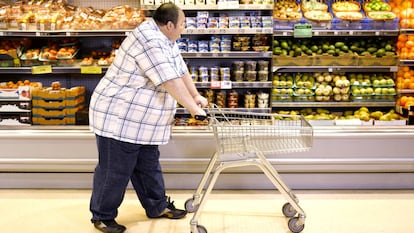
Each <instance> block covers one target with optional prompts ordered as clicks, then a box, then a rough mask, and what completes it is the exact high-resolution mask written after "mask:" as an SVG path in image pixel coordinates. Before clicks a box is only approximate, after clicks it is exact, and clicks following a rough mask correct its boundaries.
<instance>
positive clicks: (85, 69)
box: [81, 66, 102, 74]
mask: <svg viewBox="0 0 414 233" xmlns="http://www.w3.org/2000/svg"><path fill="white" fill-rule="evenodd" d="M81 74H102V67H99V66H82V67H81Z"/></svg>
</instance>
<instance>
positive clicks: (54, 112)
mask: <svg viewBox="0 0 414 233" xmlns="http://www.w3.org/2000/svg"><path fill="white" fill-rule="evenodd" d="M82 108H84V106H83V105H80V106H78V107H73V108H70V107H65V108H63V109H55V108H51V109H48V108H41V107H35V106H33V109H32V113H33V116H41V117H53V118H63V117H68V116H72V115H75V114H76V112H77V111H79V110H80V109H82Z"/></svg>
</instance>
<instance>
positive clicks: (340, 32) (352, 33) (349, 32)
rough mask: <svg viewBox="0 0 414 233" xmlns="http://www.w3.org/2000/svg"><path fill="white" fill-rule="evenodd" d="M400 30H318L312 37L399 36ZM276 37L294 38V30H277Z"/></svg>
mask: <svg viewBox="0 0 414 233" xmlns="http://www.w3.org/2000/svg"><path fill="white" fill-rule="evenodd" d="M398 34H399V30H318V29H314V30H313V31H312V36H397V35H398ZM273 35H274V36H293V30H283V29H280V30H275V31H274V33H273Z"/></svg>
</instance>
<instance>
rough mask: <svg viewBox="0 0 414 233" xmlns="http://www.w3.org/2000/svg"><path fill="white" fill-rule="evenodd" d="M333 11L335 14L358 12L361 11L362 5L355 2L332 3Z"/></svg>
mask: <svg viewBox="0 0 414 233" xmlns="http://www.w3.org/2000/svg"><path fill="white" fill-rule="evenodd" d="M332 10H333V11H334V12H349V11H354V12H356V11H360V10H361V5H360V4H359V3H358V2H355V1H337V2H334V3H332Z"/></svg>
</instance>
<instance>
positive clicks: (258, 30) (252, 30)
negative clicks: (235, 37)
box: [182, 28, 273, 35]
mask: <svg viewBox="0 0 414 233" xmlns="http://www.w3.org/2000/svg"><path fill="white" fill-rule="evenodd" d="M272 33H273V28H189V29H185V30H184V32H183V33H182V34H183V35H193V34H219V35H222V34H229V35H231V34H272Z"/></svg>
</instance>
